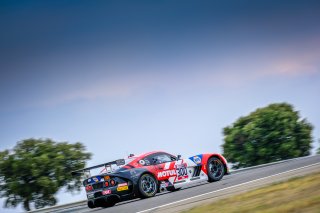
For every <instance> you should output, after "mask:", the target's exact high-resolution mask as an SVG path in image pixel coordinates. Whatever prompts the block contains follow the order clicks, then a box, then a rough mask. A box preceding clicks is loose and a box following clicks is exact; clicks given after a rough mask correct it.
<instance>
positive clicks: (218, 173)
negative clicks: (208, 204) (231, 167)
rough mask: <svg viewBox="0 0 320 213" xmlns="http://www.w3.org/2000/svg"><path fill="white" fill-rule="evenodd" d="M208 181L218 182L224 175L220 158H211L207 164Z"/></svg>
mask: <svg viewBox="0 0 320 213" xmlns="http://www.w3.org/2000/svg"><path fill="white" fill-rule="evenodd" d="M207 171H208V181H209V182H213V181H218V180H221V178H222V177H223V175H224V165H223V163H222V162H221V160H220V159H219V158H216V157H212V158H209V160H208V162H207Z"/></svg>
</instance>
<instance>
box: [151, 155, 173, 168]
mask: <svg viewBox="0 0 320 213" xmlns="http://www.w3.org/2000/svg"><path fill="white" fill-rule="evenodd" d="M171 161H173V159H172V156H171V155H168V154H165V153H161V154H156V155H154V156H153V157H152V164H154V165H155V164H160V163H167V162H171Z"/></svg>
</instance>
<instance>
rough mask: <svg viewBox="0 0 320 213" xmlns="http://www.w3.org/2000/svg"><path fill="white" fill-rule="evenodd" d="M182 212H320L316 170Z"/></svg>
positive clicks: (318, 176) (319, 181) (319, 190)
mask: <svg viewBox="0 0 320 213" xmlns="http://www.w3.org/2000/svg"><path fill="white" fill-rule="evenodd" d="M186 212H187V213H200V212H201V213H202V212H224V213H229V212H237V213H239V212H246V213H247V212H265V213H269V212H270V213H274V212H303V213H305V212H319V213H320V172H319V173H314V174H310V175H308V176H304V177H299V178H293V179H290V180H288V181H286V182H280V183H276V184H272V185H269V186H266V187H263V188H260V189H256V190H252V191H250V192H246V193H243V194H239V195H236V196H233V197H230V198H226V199H223V200H220V201H217V202H214V203H211V204H209V205H205V206H201V207H195V208H193V209H191V210H189V211H186Z"/></svg>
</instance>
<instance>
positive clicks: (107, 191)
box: [102, 189, 111, 195]
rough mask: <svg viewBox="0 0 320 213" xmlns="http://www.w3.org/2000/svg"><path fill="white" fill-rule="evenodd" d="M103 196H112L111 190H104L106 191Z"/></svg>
mask: <svg viewBox="0 0 320 213" xmlns="http://www.w3.org/2000/svg"><path fill="white" fill-rule="evenodd" d="M102 194H103V195H108V194H111V190H110V189H108V190H104V191H102Z"/></svg>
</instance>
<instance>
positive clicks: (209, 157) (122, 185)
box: [72, 151, 229, 208]
mask: <svg viewBox="0 0 320 213" xmlns="http://www.w3.org/2000/svg"><path fill="white" fill-rule="evenodd" d="M101 167H102V168H103V169H102V170H101V171H100V173H99V174H97V175H91V173H90V171H91V170H94V169H97V168H101ZM228 173H229V170H228V166H227V161H226V159H225V158H224V157H223V156H222V155H220V154H217V153H208V154H198V155H194V156H191V157H189V158H183V159H182V158H181V155H178V156H175V155H172V154H169V153H166V152H163V151H153V152H148V153H144V154H141V155H137V156H135V155H133V154H130V156H128V158H126V159H119V160H116V161H112V162H108V163H104V164H100V165H96V166H92V167H88V168H84V169H82V170H78V171H74V172H72V175H79V174H80V175H81V174H82V175H84V176H86V178H85V180H84V181H83V186H84V187H85V190H86V193H87V199H88V202H87V204H88V207H89V208H96V207H111V206H114V205H115V204H116V203H117V202H120V201H124V200H129V199H134V198H139V197H140V198H149V197H153V196H155V195H156V193H159V192H162V191H166V190H167V191H171V192H173V191H177V190H179V189H181V188H182V187H184V186H187V185H188V184H191V183H195V182H198V181H209V182H213V181H219V180H221V178H222V177H223V176H224V175H225V174H228Z"/></svg>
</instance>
